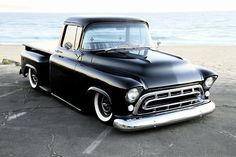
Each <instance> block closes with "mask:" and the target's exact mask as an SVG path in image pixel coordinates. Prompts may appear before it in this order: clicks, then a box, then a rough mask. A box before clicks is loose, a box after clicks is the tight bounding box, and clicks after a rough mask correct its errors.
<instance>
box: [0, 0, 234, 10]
mask: <svg viewBox="0 0 236 157" xmlns="http://www.w3.org/2000/svg"><path fill="white" fill-rule="evenodd" d="M192 11H236V0H0V12H51V13H54V12H55V13H57V12H62V13H77V12H78V13H109V12H112V13H116V12H118V13H132V12H192Z"/></svg>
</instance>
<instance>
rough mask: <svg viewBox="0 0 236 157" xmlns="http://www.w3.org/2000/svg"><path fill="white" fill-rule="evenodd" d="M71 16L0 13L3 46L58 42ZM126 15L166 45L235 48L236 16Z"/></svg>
mask: <svg viewBox="0 0 236 157" xmlns="http://www.w3.org/2000/svg"><path fill="white" fill-rule="evenodd" d="M72 15H79V14H78V13H77V14H75V13H73V14H72V13H70V14H66V13H63V14H62V13H50V14H49V13H0V44H6V43H7V44H22V43H32V42H40V41H51V40H57V39H58V38H59V36H60V32H61V27H62V25H63V21H64V20H65V19H66V18H67V17H68V16H72ZM109 15H110V14H109ZM122 15H124V14H122ZM125 15H128V16H137V17H141V18H144V19H146V20H147V21H148V22H149V25H150V31H151V36H152V38H153V40H154V41H155V42H156V41H159V42H161V43H162V44H165V45H168V44H171V45H173V44H176V45H181V44H185V45H186V44H187V45H197V44H199V45H236V12H187V13H184V12H183V13H136V14H135V13H133V14H125Z"/></svg>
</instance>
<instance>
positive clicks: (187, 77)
mask: <svg viewBox="0 0 236 157" xmlns="http://www.w3.org/2000/svg"><path fill="white" fill-rule="evenodd" d="M132 51H133V50H132ZM131 53H132V54H133V52H131ZM134 53H135V52H134ZM139 53H140V54H142V55H141V57H140V58H139V57H138V58H135V57H130V56H126V55H125V54H117V53H101V54H97V55H95V56H94V57H93V59H92V64H93V65H94V67H95V68H97V69H99V70H102V71H105V72H108V73H111V74H116V75H122V76H125V77H131V78H133V79H135V80H137V81H141V82H143V83H144V86H146V87H147V88H156V87H163V86H170V85H177V84H184V83H191V82H196V81H201V80H202V76H201V73H200V72H199V71H198V69H196V68H195V67H194V66H193V65H192V64H190V63H188V62H187V61H185V60H183V59H182V58H180V57H177V56H173V55H170V54H166V53H163V52H158V51H153V50H143V52H141V51H140V50H139ZM139 56H140V55H139ZM142 57H143V59H142Z"/></svg>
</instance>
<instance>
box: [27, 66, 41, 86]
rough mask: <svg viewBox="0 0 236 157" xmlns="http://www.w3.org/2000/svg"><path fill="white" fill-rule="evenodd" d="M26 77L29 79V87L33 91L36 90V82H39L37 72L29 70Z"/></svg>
mask: <svg viewBox="0 0 236 157" xmlns="http://www.w3.org/2000/svg"><path fill="white" fill-rule="evenodd" d="M28 77H29V82H30V86H31V87H32V88H33V89H36V88H37V87H38V82H39V79H38V75H37V72H36V71H35V70H34V69H32V68H29V71H28Z"/></svg>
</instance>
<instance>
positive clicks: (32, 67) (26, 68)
mask: <svg viewBox="0 0 236 157" xmlns="http://www.w3.org/2000/svg"><path fill="white" fill-rule="evenodd" d="M29 68H31V69H33V70H35V72H36V73H38V71H37V69H36V68H35V66H33V65H31V64H26V65H25V67H24V73H23V75H24V76H25V77H26V75H25V74H26V73H28V71H29Z"/></svg>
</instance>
